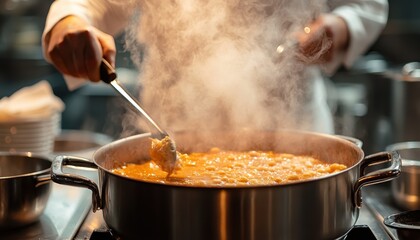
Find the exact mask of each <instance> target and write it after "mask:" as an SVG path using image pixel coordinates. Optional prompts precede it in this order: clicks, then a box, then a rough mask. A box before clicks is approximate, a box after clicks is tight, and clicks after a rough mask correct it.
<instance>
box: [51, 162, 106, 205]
mask: <svg viewBox="0 0 420 240" xmlns="http://www.w3.org/2000/svg"><path fill="white" fill-rule="evenodd" d="M64 166H75V167H86V168H95V169H97V168H98V167H97V166H96V165H95V164H94V163H93V162H91V161H89V160H87V159H84V158H80V157H70V156H56V157H55V158H54V160H53V163H52V166H51V180H53V181H54V182H55V183H58V184H63V185H69V186H76V187H84V188H88V189H90V190H91V191H92V210H93V212H95V211H96V210H98V209H101V204H100V203H101V197H100V195H99V188H98V186H97V185H96V183H95V182H93V181H92V180H90V179H88V178H86V177H83V176H79V175H75V174H68V173H64V172H63V167H64Z"/></svg>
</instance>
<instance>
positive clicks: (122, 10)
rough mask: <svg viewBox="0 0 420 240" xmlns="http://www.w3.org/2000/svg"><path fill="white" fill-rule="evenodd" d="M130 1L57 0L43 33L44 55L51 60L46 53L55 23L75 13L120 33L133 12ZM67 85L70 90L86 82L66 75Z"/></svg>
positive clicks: (97, 26) (110, 30) (110, 32)
mask: <svg viewBox="0 0 420 240" xmlns="http://www.w3.org/2000/svg"><path fill="white" fill-rule="evenodd" d="M128 2H129V1H114V0H56V1H54V2H53V3H52V4H51V7H50V10H49V12H48V15H47V19H46V23H45V28H44V32H43V34H42V45H43V50H44V57H45V59H46V60H47V61H48V62H49V61H50V60H49V57H48V55H47V54H46V52H45V51H46V49H45V45H46V43H45V40H46V35H47V34H48V33H49V32H50V31H51V29H52V28H53V27H54V25H55V24H56V23H57V22H58V21H60V20H61V19H63V18H64V17H67V16H70V15H74V16H77V17H80V18H81V19H83V20H85V21H86V22H87V23H89V24H90V25H92V26H94V27H96V28H98V29H99V30H101V31H103V32H106V33H108V34H111V35H116V34H117V33H119V32H120V31H121V30H122V29H123V28H124V27H125V26H126V23H127V22H128V20H129V18H130V17H131V15H132V14H133V10H134V8H133V7H132V6H131V5H130V4H128ZM64 79H65V80H66V83H67V86H68V88H69V89H70V90H72V89H75V88H77V87H79V86H80V85H82V84H84V83H86V81H85V80H84V79H79V78H75V77H71V76H68V75H64Z"/></svg>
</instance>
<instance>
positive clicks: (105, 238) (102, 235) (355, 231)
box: [89, 225, 377, 240]
mask: <svg viewBox="0 0 420 240" xmlns="http://www.w3.org/2000/svg"><path fill="white" fill-rule="evenodd" d="M361 239H363V240H377V238H376V237H375V235H374V234H373V232H372V229H370V227H369V226H367V225H356V226H354V227H353V228H352V230H351V231H350V232H349V233H348V234H347V236H346V237H345V238H344V240H361ZM89 240H120V237H119V236H118V235H117V234H115V233H113V232H112V231H111V230H108V229H106V230H94V231H93V233H92V235H91V236H90V238H89Z"/></svg>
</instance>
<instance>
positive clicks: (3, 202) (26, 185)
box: [0, 153, 51, 229]
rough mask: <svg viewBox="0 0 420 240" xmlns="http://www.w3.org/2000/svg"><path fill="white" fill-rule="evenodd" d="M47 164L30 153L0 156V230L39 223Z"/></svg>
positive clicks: (45, 196)
mask: <svg viewBox="0 0 420 240" xmlns="http://www.w3.org/2000/svg"><path fill="white" fill-rule="evenodd" d="M50 168H51V160H50V159H48V158H47V157H43V156H37V155H33V154H32V153H16V154H9V153H0V228H4V229H5V228H16V227H21V226H24V225H27V224H30V223H33V222H35V221H37V220H38V219H39V217H40V216H41V214H42V213H43V211H44V209H45V206H46V204H47V201H48V197H49V193H50V189H51V177H50V174H49V172H50Z"/></svg>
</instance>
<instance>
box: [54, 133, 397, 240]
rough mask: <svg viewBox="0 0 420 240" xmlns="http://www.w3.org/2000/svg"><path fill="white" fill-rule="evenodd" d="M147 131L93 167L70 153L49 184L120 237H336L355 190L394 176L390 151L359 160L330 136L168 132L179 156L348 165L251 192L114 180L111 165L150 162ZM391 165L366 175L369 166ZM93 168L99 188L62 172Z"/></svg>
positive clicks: (352, 209) (346, 224)
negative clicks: (235, 153)
mask: <svg viewBox="0 0 420 240" xmlns="http://www.w3.org/2000/svg"><path fill="white" fill-rule="evenodd" d="M149 136H150V135H149V134H141V135H137V136H133V137H129V138H125V139H121V140H118V141H115V142H113V143H111V144H108V145H105V146H103V147H101V148H100V149H99V150H98V151H97V152H95V154H94V157H93V159H94V162H90V161H87V160H84V159H81V158H75V157H69V156H57V157H56V158H55V160H54V161H53V166H52V172H51V173H52V176H51V177H52V179H53V181H55V182H57V183H61V184H67V185H74V186H81V187H86V188H89V189H91V190H92V192H93V210H94V211H95V210H99V209H102V211H103V217H104V220H105V222H106V223H107V224H108V226H109V227H110V228H111V229H113V230H114V231H115V232H116V233H117V234H119V235H121V236H122V238H123V239H139V238H141V239H183V240H184V239H185V240H188V239H191V240H192V239H211V240H215V239H216V240H217V239H220V240H225V239H235V240H236V239H335V238H339V237H342V236H344V235H345V234H346V233H347V232H348V231H349V230H351V228H352V227H353V225H354V224H355V222H356V220H357V218H358V214H359V208H360V207H361V200H362V199H361V194H360V189H361V187H363V186H365V185H369V184H374V183H377V182H383V181H387V180H391V179H392V178H394V177H396V176H397V175H398V174H399V172H400V164H401V163H400V158H399V155H398V154H397V153H391V152H384V153H378V154H375V155H371V156H369V157H366V158H365V157H364V154H363V151H362V150H361V149H360V148H359V147H357V146H356V145H355V144H353V143H351V142H349V141H347V140H344V139H340V138H338V137H335V136H331V135H323V134H316V133H310V132H297V131H279V132H253V131H243V132H240V133H229V132H224V133H215V132H213V133H211V134H209V135H207V134H204V135H195V134H192V133H178V134H175V135H173V137H174V138H175V139H176V142H177V149H178V150H179V151H182V152H190V151H206V150H208V149H209V148H210V147H213V146H218V147H221V148H222V149H231V150H249V149H254V150H255V149H258V150H274V151H281V152H288V153H292V154H305V155H311V156H315V157H319V158H321V159H323V160H325V161H327V162H338V163H344V164H346V165H348V166H349V167H348V169H346V170H344V171H342V172H340V173H337V174H332V175H330V176H327V177H322V178H317V179H312V180H307V181H299V182H294V183H289V184H280V185H270V186H254V187H191V186H188V187H187V186H176V185H165V184H155V183H148V182H143V181H139V180H134V179H130V178H127V177H123V176H119V175H116V174H114V173H112V172H111V171H110V169H112V168H113V167H115V166H118V165H121V164H123V163H130V162H137V163H139V162H144V161H147V159H149V147H150V139H149ZM385 162H386V163H388V164H389V162H392V164H391V167H389V168H387V169H382V170H378V171H375V172H372V173H369V174H368V175H365V170H366V168H368V167H369V166H371V165H376V164H379V163H385ZM66 165H73V166H84V167H91V168H98V173H99V186H98V185H96V184H95V183H94V182H93V181H91V180H89V179H86V178H81V177H79V176H74V175H69V174H65V173H63V170H62V169H63V166H66Z"/></svg>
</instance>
